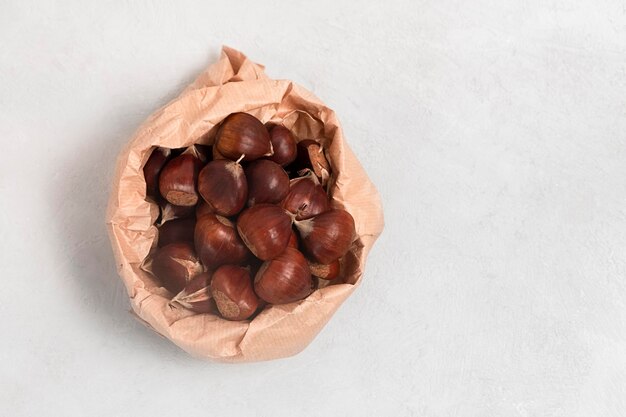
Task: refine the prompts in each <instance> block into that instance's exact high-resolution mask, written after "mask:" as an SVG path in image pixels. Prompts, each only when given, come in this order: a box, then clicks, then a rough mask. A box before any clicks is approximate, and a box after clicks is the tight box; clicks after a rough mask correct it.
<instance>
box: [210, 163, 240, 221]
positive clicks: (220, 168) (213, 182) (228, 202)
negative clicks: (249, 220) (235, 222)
mask: <svg viewBox="0 0 626 417" xmlns="http://www.w3.org/2000/svg"><path fill="white" fill-rule="evenodd" d="M198 192H199V193H200V195H201V196H202V198H203V199H204V201H206V202H207V204H208V205H209V206H210V207H211V208H212V209H213V210H215V212H216V213H217V214H220V215H222V216H234V215H235V214H237V213H239V212H240V211H241V209H242V208H243V206H244V205H245V204H246V198H247V196H248V183H247V181H246V176H245V174H244V171H243V168H242V167H241V165H239V162H238V161H237V162H233V161H229V160H227V159H220V160H217V161H211V162H209V163H208V164H207V165H206V166H205V167H204V168H202V171H200V175H198Z"/></svg>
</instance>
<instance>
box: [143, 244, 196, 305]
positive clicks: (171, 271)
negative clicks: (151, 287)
mask: <svg viewBox="0 0 626 417" xmlns="http://www.w3.org/2000/svg"><path fill="white" fill-rule="evenodd" d="M203 271H204V268H203V267H202V264H201V263H200V260H199V259H198V256H197V255H196V252H195V251H194V249H193V245H192V244H191V243H189V242H178V243H170V244H169V245H167V246H163V247H162V248H160V249H159V250H157V251H156V253H155V254H154V256H153V258H152V273H153V274H154V275H155V276H156V277H157V278H158V279H159V280H160V281H161V284H162V285H163V286H164V287H165V288H166V289H167V290H168V291H170V292H173V293H174V294H177V293H179V292H181V291H182V290H183V288H185V285H187V283H188V282H189V281H191V279H192V278H194V277H195V276H196V275H198V274H200V273H201V272H203Z"/></svg>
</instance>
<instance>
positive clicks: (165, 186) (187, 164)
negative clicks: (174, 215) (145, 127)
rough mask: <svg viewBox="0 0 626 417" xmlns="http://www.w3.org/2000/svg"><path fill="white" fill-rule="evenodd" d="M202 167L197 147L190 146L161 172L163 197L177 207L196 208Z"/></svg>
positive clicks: (160, 180)
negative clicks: (199, 174) (198, 182)
mask: <svg viewBox="0 0 626 417" xmlns="http://www.w3.org/2000/svg"><path fill="white" fill-rule="evenodd" d="M201 167H202V160H201V155H200V154H199V153H198V151H197V150H195V146H190V147H189V148H187V150H186V151H185V152H183V154H182V155H180V156H177V157H176V158H174V159H172V160H170V161H169V162H168V163H167V164H166V165H165V166H164V167H163V169H162V170H161V175H160V176H159V191H160V192H161V195H162V196H163V197H164V198H165V199H166V200H167V201H168V202H170V203H171V204H174V205H177V206H195V205H196V203H197V202H198V193H197V190H196V183H197V180H198V173H199V172H200V168H201Z"/></svg>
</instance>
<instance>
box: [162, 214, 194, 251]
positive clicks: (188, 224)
mask: <svg viewBox="0 0 626 417" xmlns="http://www.w3.org/2000/svg"><path fill="white" fill-rule="evenodd" d="M195 228H196V219H194V218H193V217H190V218H187V219H175V220H170V221H168V222H166V223H164V224H163V225H162V226H161V227H159V247H163V246H166V245H169V244H170V243H175V242H190V243H193V235H194V230H195Z"/></svg>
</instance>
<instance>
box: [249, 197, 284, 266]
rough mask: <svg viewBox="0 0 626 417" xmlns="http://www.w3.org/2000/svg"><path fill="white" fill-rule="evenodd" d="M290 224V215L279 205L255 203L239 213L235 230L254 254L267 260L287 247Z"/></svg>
mask: <svg viewBox="0 0 626 417" xmlns="http://www.w3.org/2000/svg"><path fill="white" fill-rule="evenodd" d="M291 224H292V219H291V217H290V216H289V215H288V214H287V213H286V212H285V210H283V209H282V208H280V207H279V206H275V205H272V204H257V205H255V206H253V207H250V208H248V209H246V210H244V211H243V212H242V213H241V214H240V215H239V218H238V219H237V230H238V231H239V236H241V239H242V240H243V241H244V243H245V244H246V246H247V247H248V249H250V251H251V252H252V253H253V254H254V256H256V257H257V258H259V259H262V260H264V261H267V260H268V259H272V258H274V257H275V256H277V255H278V254H280V253H281V252H282V251H283V250H284V249H285V248H286V247H287V243H288V242H289V239H290V237H291V231H292V230H291Z"/></svg>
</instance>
